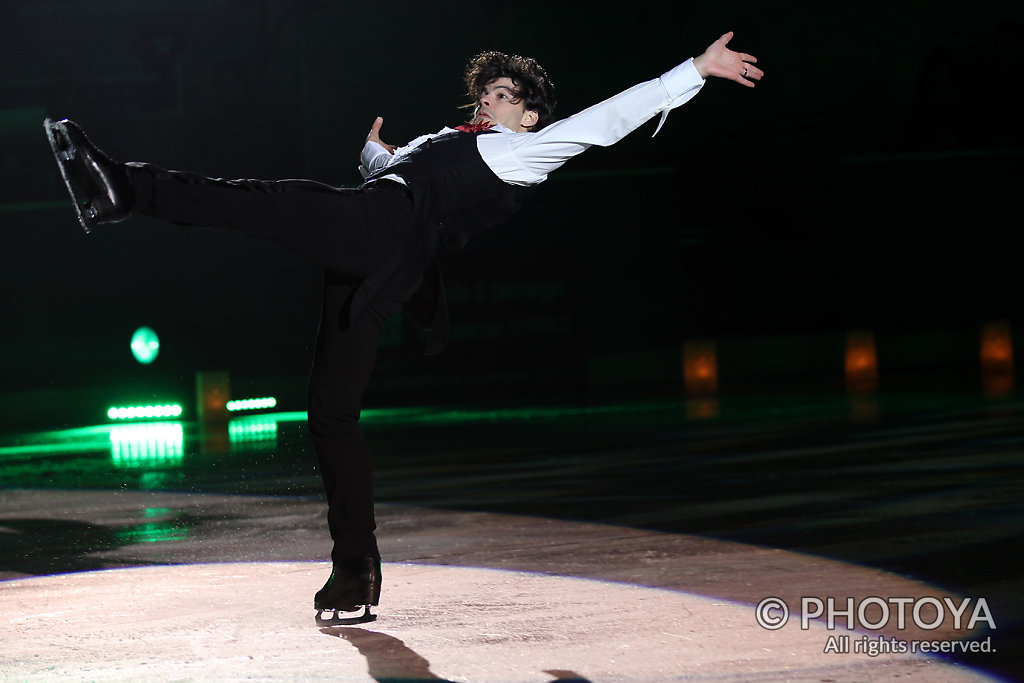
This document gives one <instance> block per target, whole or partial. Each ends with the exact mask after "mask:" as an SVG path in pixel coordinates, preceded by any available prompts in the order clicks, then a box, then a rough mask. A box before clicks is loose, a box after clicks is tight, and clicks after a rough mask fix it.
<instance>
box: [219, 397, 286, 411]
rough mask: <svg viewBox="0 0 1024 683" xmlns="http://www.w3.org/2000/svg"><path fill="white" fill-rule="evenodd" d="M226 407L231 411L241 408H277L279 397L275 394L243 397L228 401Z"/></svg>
mask: <svg viewBox="0 0 1024 683" xmlns="http://www.w3.org/2000/svg"><path fill="white" fill-rule="evenodd" d="M226 407H227V409H228V411H230V412H236V411H239V410H264V409H266V408H276V407H277V399H276V398H274V397H273V396H266V397H264V398H243V399H237V400H234V401H228V403H227V406H226Z"/></svg>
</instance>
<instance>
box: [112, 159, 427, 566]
mask: <svg viewBox="0 0 1024 683" xmlns="http://www.w3.org/2000/svg"><path fill="white" fill-rule="evenodd" d="M127 166H128V173H129V177H130V178H131V180H132V185H133V188H134V189H135V195H136V201H135V211H137V212H138V213H141V214H144V215H148V216H152V217H155V218H159V219H162V220H165V221H169V222H171V223H177V224H180V225H193V226H205V227H212V228H219V229H226V230H232V231H237V232H242V233H245V234H247V235H251V236H253V237H257V238H261V239H267V240H271V241H274V242H277V243H278V244H280V245H281V246H283V247H285V248H286V249H288V250H290V251H293V252H295V253H297V254H299V255H301V256H305V257H306V258H308V259H310V260H312V261H313V262H314V263H317V264H318V265H320V266H322V267H323V268H324V277H323V301H322V309H321V318H320V327H319V331H318V333H317V342H316V352H315V356H314V361H313V368H312V371H311V374H310V381H309V392H308V410H309V427H310V432H311V434H312V436H313V443H314V446H315V448H316V454H317V460H318V463H319V467H320V473H321V476H322V477H323V481H324V489H325V491H326V494H327V500H328V513H327V520H328V526H329V528H330V532H331V538H333V539H334V549H333V551H332V553H331V555H332V559H333V560H334V561H335V562H338V561H340V560H344V559H348V558H351V557H357V556H362V555H373V556H376V557H379V556H380V554H379V552H378V550H377V541H376V537H375V536H374V529H375V528H376V522H375V520H374V514H373V464H372V460H371V456H370V449H369V446H368V444H367V442H366V438H365V437H364V435H363V433H362V429H360V427H359V414H360V409H361V402H362V395H363V392H364V391H365V389H366V386H367V383H368V382H369V380H370V374H371V373H372V371H373V364H374V361H375V359H376V354H377V339H378V336H379V332H380V329H381V326H382V325H383V324H384V322H385V321H386V320H387V318H388V317H390V316H391V315H393V314H394V313H396V312H397V311H398V310H399V309H400V308H401V303H402V302H401V301H400V300H398V299H396V298H394V297H390V298H389V297H388V296H387V293H383V294H382V295H381V296H380V297H378V299H377V300H375V301H374V302H372V303H371V305H370V306H369V309H368V310H367V312H366V314H365V315H360V316H358V317H356V318H355V319H354V320H353V321H352V322H351V323H350V322H349V315H348V310H347V307H348V305H349V302H350V298H351V295H352V293H353V291H354V290H355V287H356V286H357V285H358V283H359V282H361V281H362V280H363V279H364V278H366V277H367V276H368V275H370V274H371V273H372V272H374V269H375V268H377V267H378V266H380V264H382V263H384V262H385V261H386V260H387V259H388V258H389V257H390V256H392V255H393V254H394V252H395V250H396V249H399V248H401V247H402V245H403V244H405V243H407V242H408V240H407V237H408V233H409V231H411V230H413V220H412V205H411V201H410V199H409V197H408V195H407V194H406V192H405V188H404V187H402V186H401V185H399V184H396V183H391V182H387V181H383V182H378V183H374V184H373V185H371V186H369V187H366V188H360V189H356V190H349V189H337V188H333V187H329V186H327V185H322V184H320V183H315V182H312V181H306V180H284V181H275V182H265V181H256V180H221V179H214V178H207V177H204V176H200V175H196V174H192V173H182V172H178V171H168V170H165V169H162V168H159V167H156V166H153V165H150V164H137V163H132V164H128V165H127Z"/></svg>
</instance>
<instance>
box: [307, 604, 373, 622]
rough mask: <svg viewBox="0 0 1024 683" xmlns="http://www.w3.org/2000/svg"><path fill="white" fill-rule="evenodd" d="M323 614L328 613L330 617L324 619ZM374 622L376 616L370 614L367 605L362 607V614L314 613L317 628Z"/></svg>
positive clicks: (330, 611) (322, 611)
mask: <svg viewBox="0 0 1024 683" xmlns="http://www.w3.org/2000/svg"><path fill="white" fill-rule="evenodd" d="M324 613H330V615H331V616H330V617H325V616H324ZM376 620H377V615H376V614H373V613H372V612H370V606H369V605H364V606H363V613H362V614H356V613H355V612H351V611H342V610H333V609H322V610H319V611H318V612H317V613H316V625H317V626H354V625H355V624H366V623H368V622H371V621H376Z"/></svg>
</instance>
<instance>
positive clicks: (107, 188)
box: [43, 119, 135, 233]
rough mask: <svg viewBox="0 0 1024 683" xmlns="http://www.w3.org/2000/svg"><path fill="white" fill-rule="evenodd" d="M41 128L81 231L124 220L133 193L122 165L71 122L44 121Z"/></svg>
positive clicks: (132, 202) (133, 198)
mask: <svg viewBox="0 0 1024 683" xmlns="http://www.w3.org/2000/svg"><path fill="white" fill-rule="evenodd" d="M43 129H44V130H45V131H46V139H47V140H49V141H50V149H52V150H53V156H54V157H56V159H57V168H59V169H60V175H61V177H62V178H64V184H65V185H67V188H68V193H69V194H70V195H71V202H72V203H73V204H74V206H75V213H77V214H78V222H79V223H81V224H82V229H83V230H85V231H86V232H87V233H88V232H92V229H93V227H95V225H96V224H97V223H116V222H118V221H123V220H124V219H125V218H127V217H128V216H129V214H130V213H131V209H132V205H133V204H134V203H135V193H134V192H133V191H132V186H131V182H130V181H129V180H128V172H127V171H126V170H125V167H124V164H119V163H117V162H116V161H114V160H113V159H111V158H110V157H108V156H107V155H106V154H104V153H103V152H102V151H101V150H100V149H98V148H97V147H96V146H95V145H93V144H92V143H91V142H89V138H87V137H85V133H84V132H82V129H81V128H79V127H78V125H77V124H76V123H75V122H74V121H69V120H68V119H64V120H63V121H57V122H53V121H51V120H50V119H46V120H44V121H43Z"/></svg>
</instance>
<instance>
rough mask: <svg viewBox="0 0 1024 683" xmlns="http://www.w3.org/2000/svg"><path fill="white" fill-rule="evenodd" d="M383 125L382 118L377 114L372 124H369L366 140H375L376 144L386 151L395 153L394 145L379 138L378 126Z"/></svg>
mask: <svg viewBox="0 0 1024 683" xmlns="http://www.w3.org/2000/svg"><path fill="white" fill-rule="evenodd" d="M383 125H384V119H383V118H382V117H380V116H378V117H377V118H376V119H374V121H373V125H372V126H370V134H369V135H367V136H366V140H367V142H376V143H377V144H378V145H380V146H381V147H383V148H384V149H386V150H387V151H388V153H389V154H394V153H395V146H394V145H389V144H388V143H386V142H384V141H383V140H381V139H380V127H381V126H383Z"/></svg>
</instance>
